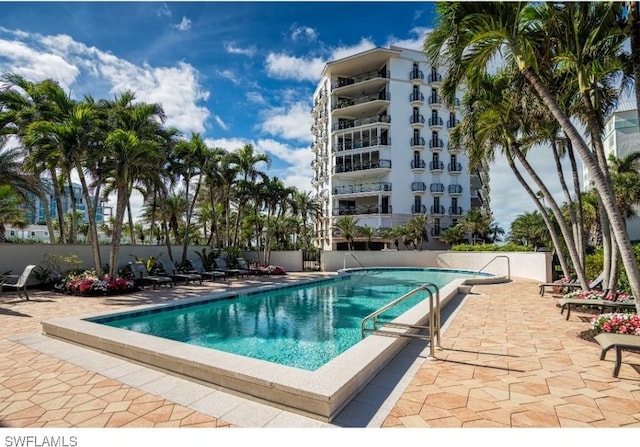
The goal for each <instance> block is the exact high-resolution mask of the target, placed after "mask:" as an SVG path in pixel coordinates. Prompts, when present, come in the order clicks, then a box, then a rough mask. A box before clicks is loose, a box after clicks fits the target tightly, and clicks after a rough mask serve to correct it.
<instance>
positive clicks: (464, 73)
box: [425, 2, 640, 311]
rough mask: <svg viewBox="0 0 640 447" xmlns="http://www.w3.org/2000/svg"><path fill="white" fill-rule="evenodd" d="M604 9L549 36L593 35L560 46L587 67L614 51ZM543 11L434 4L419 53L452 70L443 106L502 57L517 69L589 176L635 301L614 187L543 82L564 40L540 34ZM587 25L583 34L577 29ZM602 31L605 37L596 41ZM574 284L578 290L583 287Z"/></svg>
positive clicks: (638, 289) (632, 265) (613, 25)
mask: <svg viewBox="0 0 640 447" xmlns="http://www.w3.org/2000/svg"><path fill="white" fill-rule="evenodd" d="M598 4H600V3H598V2H591V3H589V5H598ZM567 5H571V3H570V2H569V3H563V4H556V3H554V4H553V5H552V6H553V7H557V8H563V7H565V6H567ZM604 5H605V6H606V8H608V9H605V10H601V9H600V7H594V8H590V9H586V10H578V8H575V9H571V10H568V15H567V16H566V17H568V20H567V19H566V18H565V19H564V22H563V23H564V24H565V25H566V26H564V27H562V28H558V27H556V28H555V29H562V30H567V29H569V28H572V27H575V28H576V29H579V30H582V29H585V30H586V29H588V28H591V29H592V30H593V34H587V37H588V39H589V41H588V42H587V41H584V40H579V39H573V41H571V40H572V39H567V38H566V36H563V37H564V39H565V40H566V41H571V42H566V43H567V44H574V43H576V41H577V46H576V47H574V48H575V50H576V51H580V50H583V49H585V50H586V53H587V54H591V57H592V59H591V61H589V60H587V61H586V62H593V61H594V59H596V58H599V57H600V56H601V55H600V54H599V53H598V52H597V51H594V50H596V49H597V47H599V48H603V49H606V50H609V49H608V48H606V46H607V45H609V46H611V47H615V45H614V44H615V33H616V29H617V28H619V25H618V23H617V19H618V16H619V14H618V11H617V10H616V8H617V7H618V6H616V5H614V4H612V3H606V4H604ZM544 7H545V4H544V2H543V3H542V4H540V3H533V4H523V3H511V2H491V3H490V2H483V3H472V2H468V3H467V2H456V3H439V4H438V7H437V11H438V13H439V15H440V21H439V23H438V25H437V26H436V29H435V30H434V32H432V33H430V34H429V36H428V37H427V39H426V42H425V50H426V52H427V54H428V55H429V56H430V58H431V60H432V62H433V63H442V62H444V64H445V65H446V66H448V67H450V71H449V73H448V74H447V77H446V78H445V80H444V82H443V87H442V91H443V94H444V96H445V97H446V98H449V99H451V98H452V97H453V95H454V94H455V91H456V89H457V87H458V86H459V85H461V83H462V82H466V83H467V84H468V85H469V86H471V87H473V84H474V83H475V82H476V80H477V79H478V75H479V74H480V73H483V72H486V70H487V67H489V65H490V64H491V63H493V62H494V61H495V60H496V57H497V56H500V55H502V56H503V57H504V60H505V62H506V63H507V64H509V65H510V66H511V67H513V68H514V69H517V71H518V73H520V74H521V75H522V76H523V77H524V79H525V80H526V82H527V83H528V84H529V85H530V86H531V87H532V88H533V90H534V91H535V92H536V94H537V95H538V96H539V97H540V99H541V100H542V101H543V103H544V104H545V105H546V106H547V107H548V108H549V110H550V111H551V113H552V114H553V116H554V117H555V118H556V120H558V122H559V124H560V125H561V127H562V130H563V131H564V134H565V135H566V137H567V138H568V139H569V140H570V141H571V143H572V146H573V147H574V148H575V150H576V151H577V152H578V154H579V155H580V158H581V159H582V162H583V165H584V166H585V167H586V169H587V170H588V172H589V174H590V175H591V178H592V179H593V182H594V186H595V188H596V190H597V191H598V193H599V195H600V198H601V199H602V203H603V208H604V210H605V211H606V214H607V216H608V218H609V223H610V225H611V228H612V231H613V234H614V236H615V239H616V241H617V243H618V246H619V248H620V252H621V256H622V260H623V264H624V266H625V269H626V270H627V273H628V276H629V283H630V285H631V289H632V293H633V294H634V296H640V270H639V268H638V265H637V264H636V260H635V256H634V253H633V248H632V246H631V241H630V240H629V236H628V234H627V233H626V231H625V226H624V219H623V217H622V215H621V213H620V210H619V209H618V207H617V203H616V201H615V195H614V192H613V187H612V184H611V182H610V181H609V179H608V178H607V176H606V174H605V173H604V172H603V170H602V169H601V167H600V165H599V164H598V160H597V159H596V157H595V155H594V154H593V153H592V152H591V150H590V148H589V147H588V146H587V144H586V142H585V141H584V139H583V138H582V136H581V134H580V132H579V131H578V129H577V127H576V125H575V124H574V123H573V122H572V121H571V119H570V117H569V116H568V115H567V113H565V111H563V110H562V108H561V107H560V106H559V104H558V101H557V99H556V96H555V95H554V93H553V92H552V91H551V89H550V88H549V86H548V85H547V84H546V83H545V79H549V78H550V76H551V74H550V73H549V69H550V68H551V67H557V63H555V64H546V63H545V62H546V61H548V60H551V59H552V58H553V56H554V54H553V52H552V50H553V48H555V47H556V46H558V45H559V42H560V41H561V40H562V39H563V37H561V36H559V35H558V33H556V34H555V35H554V34H553V33H552V32H550V31H554V30H555V29H551V30H549V29H548V28H546V26H547V25H548V24H547V22H545V21H544V20H541V19H540V18H541V14H540V10H539V9H537V8H544ZM582 16H585V17H582ZM563 17H564V16H563ZM591 18H594V19H596V20H597V19H598V18H600V20H601V21H600V22H597V21H596V22H590V21H589V20H588V19H591ZM585 24H588V26H583V25H585ZM594 25H595V26H594ZM602 31H604V34H598V33H601V32H602ZM608 32H611V35H612V36H613V37H614V38H611V39H610V38H608V37H609V34H607V33H608ZM574 36H576V37H577V34H574V35H572V36H571V37H574ZM594 36H598V37H599V39H595V38H594ZM600 41H602V43H600ZM602 45H604V47H603V46H602ZM609 54H611V51H607V52H606V53H605V54H604V55H602V57H603V58H607V59H609ZM540 61H542V63H541V62H540ZM554 62H555V61H554ZM558 63H559V61H558ZM580 68H582V65H580ZM583 75H586V76H585V78H584V79H581V80H580V81H583V80H584V81H588V82H584V83H583V84H582V85H583V86H584V87H585V90H584V93H587V92H590V91H592V90H593V82H592V80H593V79H594V78H593V76H590V74H589V72H588V71H586V72H585V71H580V72H579V76H580V77H581V76H583ZM598 81H599V79H598ZM581 91H582V90H581ZM583 99H585V96H583ZM585 101H586V99H585ZM594 110H595V108H594ZM593 135H594V134H592V137H593ZM580 282H581V284H582V283H583V281H582V280H581V281H580ZM585 284H586V283H585ZM585 284H583V287H584V286H585ZM638 310H639V311H640V301H639V302H638Z"/></svg>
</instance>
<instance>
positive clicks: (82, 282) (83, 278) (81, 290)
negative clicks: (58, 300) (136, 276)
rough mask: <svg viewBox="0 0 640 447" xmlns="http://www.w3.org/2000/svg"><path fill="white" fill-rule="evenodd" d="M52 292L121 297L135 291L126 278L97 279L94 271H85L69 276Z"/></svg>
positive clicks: (132, 282)
mask: <svg viewBox="0 0 640 447" xmlns="http://www.w3.org/2000/svg"><path fill="white" fill-rule="evenodd" d="M53 288H54V290H55V291H57V292H60V293H66V294H67V295H79V296H100V295H121V294H124V293H130V292H133V291H135V290H137V287H136V285H135V283H134V281H132V280H130V279H126V278H115V279H110V278H109V276H106V275H105V276H104V277H102V278H98V276H97V275H96V273H95V271H93V270H85V271H84V272H82V273H80V274H73V273H72V274H69V275H67V276H65V277H64V278H62V279H61V280H60V281H59V282H58V283H57V284H55V285H54V286H53Z"/></svg>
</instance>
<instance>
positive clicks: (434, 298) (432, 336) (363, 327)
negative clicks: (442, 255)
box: [360, 282, 440, 358]
mask: <svg viewBox="0 0 640 447" xmlns="http://www.w3.org/2000/svg"><path fill="white" fill-rule="evenodd" d="M432 289H434V290H435V294H434V293H433V292H432ZM421 291H425V292H427V294H428V295H429V325H428V326H422V325H416V324H404V323H392V322H382V323H381V322H378V317H379V316H380V314H382V313H383V312H386V311H387V310H389V309H391V308H392V307H394V306H396V305H398V304H400V303H402V302H403V301H406V300H407V299H409V298H411V297H412V296H413V295H415V294H416V293H419V292H421ZM369 321H371V322H372V325H373V327H372V328H367V322H369ZM391 328H394V329H407V330H416V329H418V330H428V331H429V335H424V334H420V333H416V332H408V331H405V332H399V331H391V330H388V329H391ZM360 332H361V337H362V338H364V337H365V336H366V334H367V332H368V333H370V334H375V335H385V336H389V337H412V338H420V339H423V340H429V356H430V357H431V358H435V348H436V347H437V348H438V349H440V289H439V288H438V286H436V285H435V284H433V283H430V282H428V283H425V284H423V285H421V286H420V287H418V288H415V289H413V290H412V291H410V292H409V293H406V294H405V295H402V296H401V297H400V298H397V299H395V300H393V301H392V302H390V303H389V304H387V305H386V306H383V307H381V308H380V309H378V310H376V311H375V312H373V313H371V314H369V315H367V316H366V317H364V318H363V320H362V323H361V324H360ZM434 341H435V343H434Z"/></svg>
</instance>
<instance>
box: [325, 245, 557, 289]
mask: <svg viewBox="0 0 640 447" xmlns="http://www.w3.org/2000/svg"><path fill="white" fill-rule="evenodd" d="M551 260H552V256H551V253H536V252H458V251H444V250H442V251H441V250H424V251H383V252H380V251H353V252H346V251H332V252H323V253H322V270H323V271H327V272H330V271H336V270H339V269H341V268H354V267H360V266H361V265H362V266H365V267H434V268H448V269H464V270H480V269H482V271H485V272H489V273H493V274H495V275H500V276H507V275H508V274H509V275H510V276H511V277H519V278H526V279H532V280H535V281H541V282H546V281H551V277H552V269H551Z"/></svg>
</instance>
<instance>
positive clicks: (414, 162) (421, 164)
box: [411, 160, 427, 169]
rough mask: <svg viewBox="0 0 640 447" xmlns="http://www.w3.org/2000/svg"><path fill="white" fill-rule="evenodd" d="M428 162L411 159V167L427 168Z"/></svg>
mask: <svg viewBox="0 0 640 447" xmlns="http://www.w3.org/2000/svg"><path fill="white" fill-rule="evenodd" d="M426 168H427V162H426V161H424V160H411V169H426Z"/></svg>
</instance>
